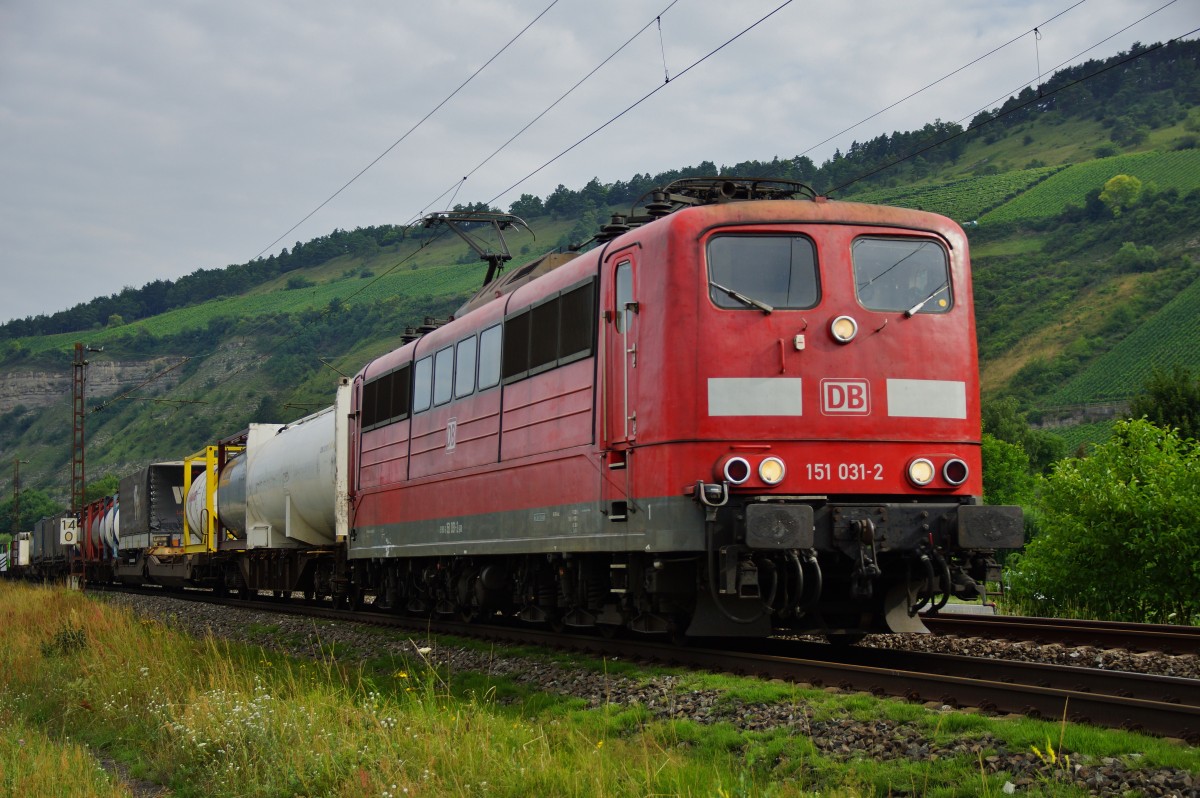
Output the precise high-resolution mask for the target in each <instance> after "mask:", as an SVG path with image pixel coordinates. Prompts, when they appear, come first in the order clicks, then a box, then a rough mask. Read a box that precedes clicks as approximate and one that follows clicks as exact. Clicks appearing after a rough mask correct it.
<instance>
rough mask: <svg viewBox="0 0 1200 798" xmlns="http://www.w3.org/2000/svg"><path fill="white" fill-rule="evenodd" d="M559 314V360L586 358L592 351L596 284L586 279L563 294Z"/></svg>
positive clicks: (594, 330)
mask: <svg viewBox="0 0 1200 798" xmlns="http://www.w3.org/2000/svg"><path fill="white" fill-rule="evenodd" d="M560 301H561V302H562V315H561V324H560V326H559V342H558V363H559V365H560V366H561V365H563V364H564V363H566V362H569V361H570V360H577V359H579V358H581V357H587V356H588V355H590V354H591V353H592V338H593V336H595V334H596V312H595V308H596V283H595V281H594V280H588V281H587V282H586V283H584V284H583V285H581V286H579V287H578V288H573V289H571V290H570V291H564V292H563V294H562V299H561V300H560Z"/></svg>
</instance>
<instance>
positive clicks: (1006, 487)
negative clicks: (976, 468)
mask: <svg viewBox="0 0 1200 798" xmlns="http://www.w3.org/2000/svg"><path fill="white" fill-rule="evenodd" d="M981 454H982V457H983V500H984V501H985V502H987V503H988V504H1022V505H1023V504H1028V503H1029V501H1030V499H1031V498H1032V491H1033V477H1032V476H1030V474H1029V455H1028V454H1026V452H1025V450H1024V449H1022V448H1021V446H1020V445H1018V444H1015V443H1009V442H1007V441H1002V440H1000V439H999V438H997V437H995V436H994V435H989V434H988V433H986V432H985V433H984V434H983V439H982V446H981Z"/></svg>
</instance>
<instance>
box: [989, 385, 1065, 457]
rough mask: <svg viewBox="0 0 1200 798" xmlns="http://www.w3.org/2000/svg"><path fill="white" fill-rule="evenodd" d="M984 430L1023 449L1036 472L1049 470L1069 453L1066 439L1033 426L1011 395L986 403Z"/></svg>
mask: <svg viewBox="0 0 1200 798" xmlns="http://www.w3.org/2000/svg"><path fill="white" fill-rule="evenodd" d="M983 431H984V432H986V433H990V434H991V435H994V436H996V437H997V438H999V439H1000V440H1001V441H1006V442H1007V443H1012V444H1015V445H1017V446H1019V447H1020V448H1021V450H1022V451H1024V452H1025V454H1026V455H1027V456H1028V458H1029V466H1030V469H1031V470H1032V471H1035V472H1047V471H1049V470H1050V467H1051V466H1052V465H1053V464H1054V463H1055V462H1056V461H1057V460H1059V459H1061V458H1062V457H1063V456H1064V455H1066V453H1067V442H1066V441H1065V440H1063V439H1062V437H1061V436H1059V435H1055V434H1054V433H1053V432H1047V431H1046V430H1040V429H1032V428H1030V426H1029V421H1028V420H1027V419H1026V418H1025V414H1024V413H1022V412H1021V411H1020V409H1019V403H1018V402H1017V400H1016V398H1015V397H1012V396H1008V397H1005V398H1004V399H999V400H997V401H994V402H988V403H987V404H985V405H984V406H983Z"/></svg>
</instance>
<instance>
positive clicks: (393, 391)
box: [362, 364, 412, 431]
mask: <svg viewBox="0 0 1200 798" xmlns="http://www.w3.org/2000/svg"><path fill="white" fill-rule="evenodd" d="M411 377H412V368H411V367H410V366H409V365H408V364H405V365H403V366H401V367H400V368H398V369H396V370H394V371H391V372H389V373H387V374H384V375H383V376H382V377H378V378H376V379H374V380H371V381H370V382H368V383H366V384H365V385H363V399H362V428H363V430H364V431H366V430H369V429H374V428H375V427H382V426H384V425H385V424H391V423H392V422H393V421H400V420H402V419H404V418H407V417H408V410H409V401H408V400H409V391H410V389H411V387H412V386H411Z"/></svg>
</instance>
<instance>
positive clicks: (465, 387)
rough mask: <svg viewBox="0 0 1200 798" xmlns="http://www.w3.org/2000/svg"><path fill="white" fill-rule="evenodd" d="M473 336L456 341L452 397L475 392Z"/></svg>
mask: <svg viewBox="0 0 1200 798" xmlns="http://www.w3.org/2000/svg"><path fill="white" fill-rule="evenodd" d="M475 348H476V342H475V336H473V335H472V336H471V337H470V338H464V339H463V340H461V341H459V342H458V346H457V347H456V349H455V355H454V398H455V399H461V398H463V397H464V396H470V395H471V394H472V393H474V392H475Z"/></svg>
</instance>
